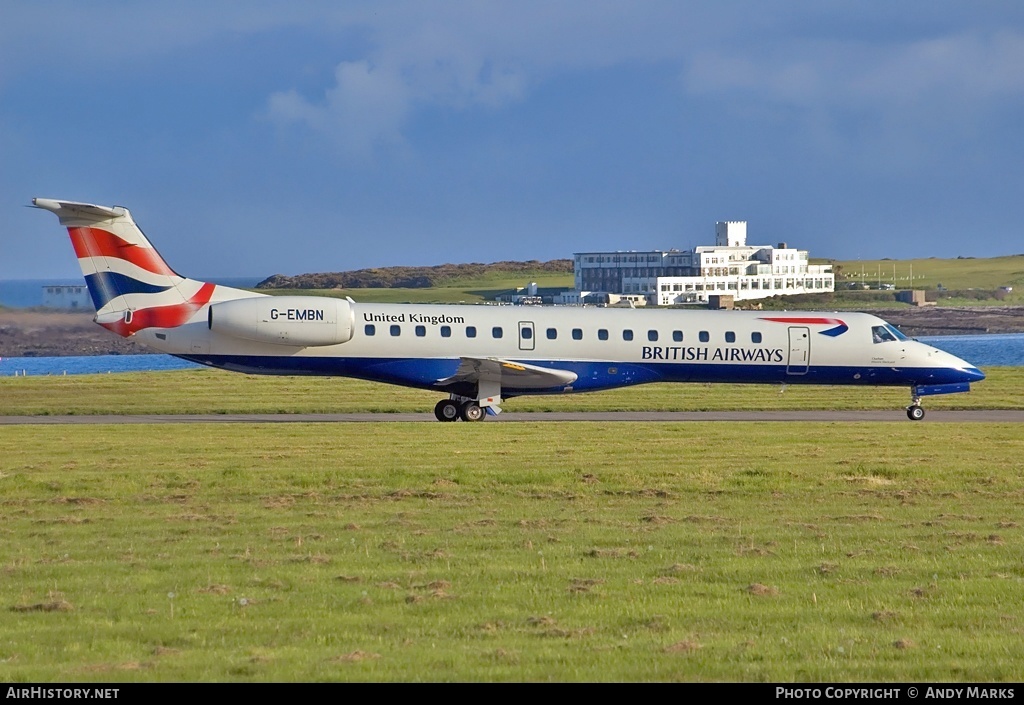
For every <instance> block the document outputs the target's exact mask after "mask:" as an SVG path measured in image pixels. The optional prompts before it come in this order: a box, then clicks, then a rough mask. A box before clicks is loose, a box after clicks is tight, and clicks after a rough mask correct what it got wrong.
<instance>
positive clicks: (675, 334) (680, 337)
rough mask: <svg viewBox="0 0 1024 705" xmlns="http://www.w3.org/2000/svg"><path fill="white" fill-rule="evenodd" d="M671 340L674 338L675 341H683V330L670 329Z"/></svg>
mask: <svg viewBox="0 0 1024 705" xmlns="http://www.w3.org/2000/svg"><path fill="white" fill-rule="evenodd" d="M672 340H674V341H675V342H677V343H681V342H683V331H681V330H674V331H672Z"/></svg>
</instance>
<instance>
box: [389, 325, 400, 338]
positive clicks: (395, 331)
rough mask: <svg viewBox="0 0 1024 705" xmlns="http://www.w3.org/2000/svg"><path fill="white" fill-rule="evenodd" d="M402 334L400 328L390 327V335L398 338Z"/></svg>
mask: <svg viewBox="0 0 1024 705" xmlns="http://www.w3.org/2000/svg"><path fill="white" fill-rule="evenodd" d="M401 334H402V326H391V335H392V336H394V337H396V338H397V337H398V336H400V335H401Z"/></svg>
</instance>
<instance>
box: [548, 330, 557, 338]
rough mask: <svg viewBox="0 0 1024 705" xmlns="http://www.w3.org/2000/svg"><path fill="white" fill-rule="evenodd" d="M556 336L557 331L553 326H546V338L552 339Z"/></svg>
mask: <svg viewBox="0 0 1024 705" xmlns="http://www.w3.org/2000/svg"><path fill="white" fill-rule="evenodd" d="M557 337H558V331H557V330H555V329H554V328H548V340H554V339H555V338H557Z"/></svg>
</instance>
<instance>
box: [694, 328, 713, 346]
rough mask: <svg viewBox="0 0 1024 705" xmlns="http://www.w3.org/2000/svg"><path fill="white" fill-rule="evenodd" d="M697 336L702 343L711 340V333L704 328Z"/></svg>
mask: <svg viewBox="0 0 1024 705" xmlns="http://www.w3.org/2000/svg"><path fill="white" fill-rule="evenodd" d="M697 337H698V338H700V342H702V343H706V342H708V341H709V340H711V334H710V333H708V332H707V331H706V330H702V331H701V332H700V335H698V336H697Z"/></svg>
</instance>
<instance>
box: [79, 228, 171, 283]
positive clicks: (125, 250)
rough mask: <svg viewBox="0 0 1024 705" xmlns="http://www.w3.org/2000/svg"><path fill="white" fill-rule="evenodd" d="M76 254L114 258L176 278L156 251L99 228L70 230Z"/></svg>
mask: <svg viewBox="0 0 1024 705" xmlns="http://www.w3.org/2000/svg"><path fill="white" fill-rule="evenodd" d="M68 234H69V235H71V244H72V245H74V246H75V254H76V255H78V257H79V258H82V257H97V256H102V257H114V258H116V259H122V260H125V261H126V262H131V263H132V264H134V265H135V266H136V267H140V268H142V269H145V270H146V271H147V272H152V273H153V274H164V275H167V276H171V277H173V276H176V275H175V274H174V272H173V271H172V270H171V268H170V267H168V266H167V263H166V262H164V261H163V259H162V258H161V257H160V255H158V254H157V252H156V250H154V249H151V248H148V247H140V246H139V245H133V244H132V243H130V242H126V241H125V240H123V239H122V238H119V237H118V236H117V235H115V234H114V233H111V232H108V231H106V230H100V229H99V228H68Z"/></svg>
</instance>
